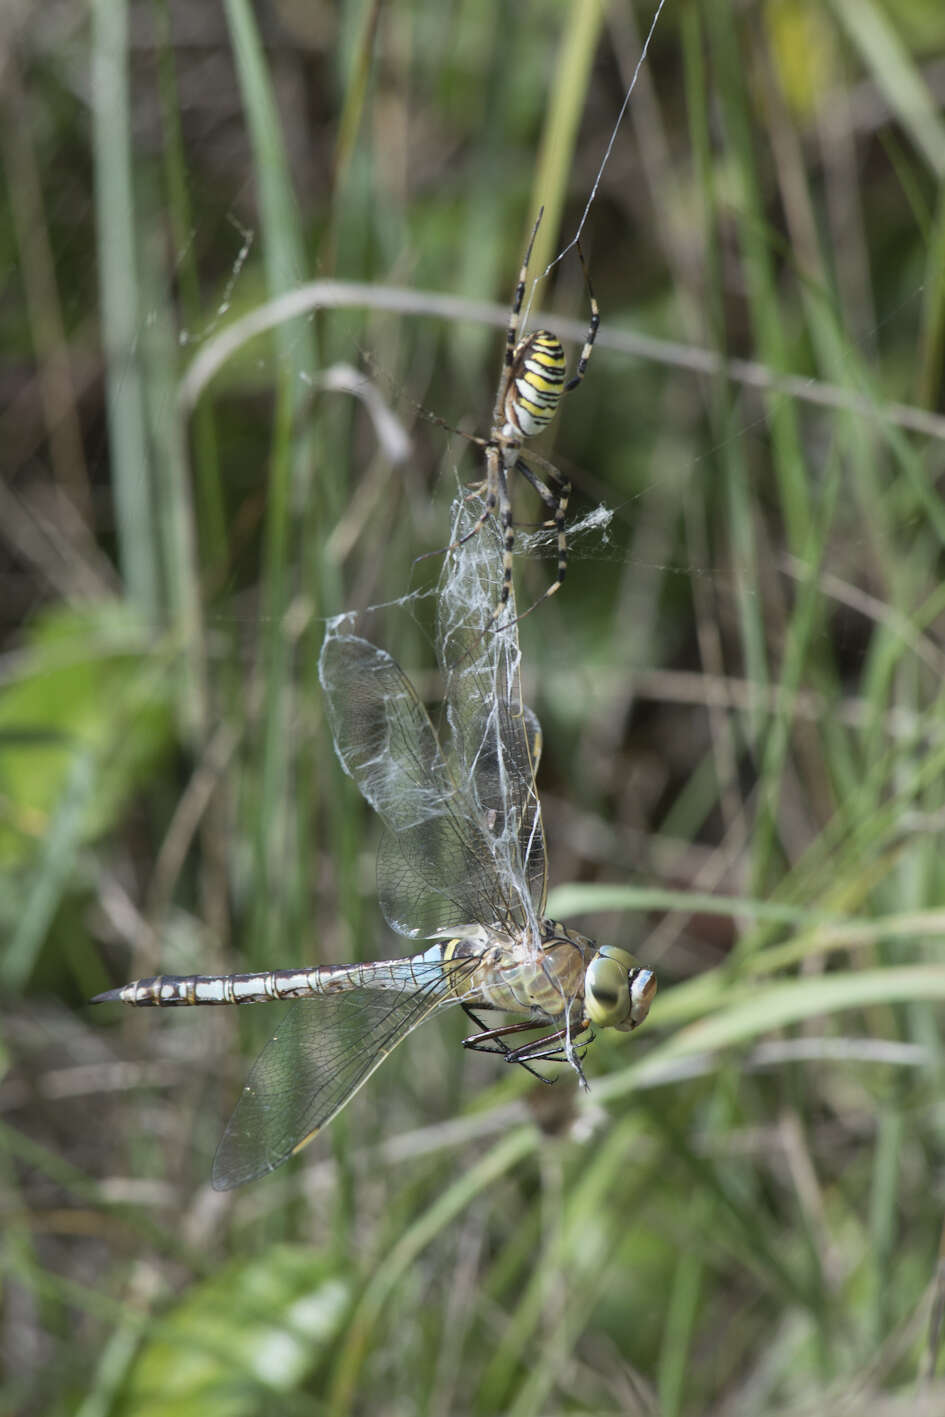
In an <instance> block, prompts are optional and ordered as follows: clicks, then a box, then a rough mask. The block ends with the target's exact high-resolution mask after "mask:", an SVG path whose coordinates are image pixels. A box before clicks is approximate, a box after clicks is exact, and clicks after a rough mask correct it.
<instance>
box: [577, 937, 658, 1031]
mask: <svg viewBox="0 0 945 1417" xmlns="http://www.w3.org/2000/svg"><path fill="white" fill-rule="evenodd" d="M655 993H656V975H655V974H654V973H653V971H652V970H651V969H643V968H642V966H641V965H640V962H639V960H637V959H635V958H634V956H633V955H632V954H629V953H628V952H627V951H626V950H621V949H618V948H617V947H616V946H615V945H604V947H603V948H602V949H601V950H600V951H599V953H598V954H596V955H595V956H594V958H593V959H592V960H591V963H590V964H589V965H588V969H587V977H586V979H585V981H584V1007H585V1010H586V1012H587V1016H588V1018H589V1019H590V1021H591V1023H596V1024H598V1025H599V1026H600V1027H601V1028H621V1029H631V1028H636V1027H637V1025H638V1024H641V1023H642V1022H643V1020H644V1019H645V1018H646V1016H647V1014H648V1013H649V1011H650V1004H651V1003H652V1002H653V996H654V995H655Z"/></svg>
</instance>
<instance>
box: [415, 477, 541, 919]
mask: <svg viewBox="0 0 945 1417" xmlns="http://www.w3.org/2000/svg"><path fill="white" fill-rule="evenodd" d="M477 524H478V518H477V517H476V515H475V513H474V511H473V510H471V508H470V504H469V503H468V502H466V501H465V500H464V501H461V502H460V503H459V504H458V511H457V515H456V519H455V522H454V526H453V546H452V547H451V549H450V551H449V553H448V555H447V559H446V561H445V563H444V566H443V573H442V575H441V577H440V583H439V587H438V593H437V625H436V652H437V660H438V662H439V664H440V667H441V669H442V670H443V672H444V674H445V675H446V714H447V720H448V723H449V728H450V735H449V746H450V752H451V755H452V757H453V759H454V771H455V773H456V775H457V777H458V778H460V780H462V781H464V782H469V783H470V784H472V787H473V790H474V792H475V796H476V802H477V807H478V810H479V812H480V813H481V814H482V815H483V816H485V817H486V819H487V820H489V821H490V822H491V823H492V829H491V839H492V849H493V853H494V856H495V858H496V862H497V869H498V871H499V874H500V875H501V876H502V877H503V878H504V879H512V880H514V881H515V882H516V883H517V887H518V891H519V894H520V895H521V896H522V897H524V900H525V902H526V906H525V911H524V914H525V917H526V918H525V919H522V920H520V921H519V923H521V924H529V925H530V926H532V927H533V929H534V930H537V927H538V922H539V920H540V919H541V917H542V916H543V914H544V905H545V892H546V877H547V862H546V857H545V844H544V836H543V832H542V821H541V804H540V802H539V799H538V792H537V789H536V786H535V773H536V771H537V767H538V756H539V753H540V748H541V731H540V728H539V725H538V720H537V718H536V717H535V715H534V714H533V713H532V712H531V710H530V709H528V708H527V707H525V705H524V701H523V697H522V687H521V649H520V646H519V637H518V625H517V622H516V620H515V598H514V592H510V594H509V601H508V607H507V608H508V616H509V617H510V618H509V619H508V620H507V622H506V623H502V624H498V623H497V622H496V620H495V617H494V611H495V606H496V604H497V601H498V597H499V594H500V591H501V587H502V541H501V536H500V534H499V530H498V527H497V525H496V523H495V521H494V519H490V520H489V521H488V522H487V523H486V524H485V525H483V526H482V527H481V528H480V530H479V531H478V532H476V533H475V534H473V528H474V527H475V526H476V525H477ZM529 907H534V911H532V910H531V909H530V908H529Z"/></svg>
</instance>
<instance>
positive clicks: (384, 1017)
mask: <svg viewBox="0 0 945 1417" xmlns="http://www.w3.org/2000/svg"><path fill="white" fill-rule="evenodd" d="M402 963H403V981H404V982H403V988H402V989H401V990H394V989H392V988H390V987H389V983H388V987H386V988H384V989H372V988H370V987H356V988H348V989H343V990H339V991H338V992H337V993H325V994H321V995H319V996H317V997H316V998H312V999H298V1000H296V1001H295V1002H293V1004H292V1006H291V1007H290V1008H289V1009H287V1011H286V1013H285V1017H284V1018H283V1020H282V1022H281V1023H280V1025H279V1028H278V1030H277V1031H276V1033H275V1034H274V1035H273V1037H272V1038H271V1039H270V1040H269V1042H268V1043H267V1044H266V1046H265V1048H264V1049H263V1050H262V1052H261V1053H260V1055H259V1057H258V1058H257V1060H256V1062H255V1064H254V1066H253V1070H252V1072H251V1073H250V1075H249V1079H248V1081H247V1083H246V1086H245V1087H244V1088H243V1092H242V1095H241V1096H240V1100H239V1102H238V1103H237V1104H236V1108H235V1110H234V1112H233V1115H232V1117H231V1118H230V1120H229V1122H228V1123H227V1128H226V1131H225V1132H224V1134H223V1140H222V1141H221V1142H220V1145H219V1147H218V1148H217V1153H216V1156H215V1157H214V1160H213V1171H212V1176H211V1180H212V1184H213V1187H214V1190H217V1191H227V1190H230V1189H232V1187H234V1186H241V1185H243V1184H244V1182H246V1181H253V1180H255V1179H256V1178H257V1177H259V1176H264V1175H265V1174H266V1173H267V1172H269V1171H273V1170H274V1169H275V1168H276V1167H277V1166H281V1164H282V1163H283V1162H284V1161H287V1160H288V1159H289V1157H290V1156H293V1155H294V1154H295V1153H296V1152H297V1151H300V1150H301V1148H302V1147H303V1146H305V1145H306V1143H307V1142H309V1141H311V1140H312V1139H313V1138H314V1137H315V1136H317V1134H318V1133H319V1132H320V1131H321V1130H322V1128H323V1127H325V1126H326V1125H327V1124H328V1123H329V1122H330V1121H331V1119H332V1118H333V1117H336V1116H337V1115H338V1113H339V1112H340V1111H341V1109H342V1108H343V1107H344V1106H345V1105H346V1104H347V1103H348V1102H349V1101H350V1100H351V1098H352V1097H353V1096H354V1094H355V1093H356V1092H357V1091H358V1090H359V1088H361V1087H362V1086H363V1085H364V1083H365V1082H367V1080H368V1078H369V1077H370V1076H371V1074H372V1073H373V1072H374V1071H375V1070H376V1069H377V1068H379V1067H380V1065H381V1063H383V1061H384V1059H385V1058H387V1057H388V1056H389V1055H390V1054H391V1053H392V1052H393V1050H394V1049H395V1048H396V1047H397V1045H398V1043H401V1042H403V1040H404V1039H405V1038H406V1037H407V1035H408V1033H411V1032H412V1031H413V1030H414V1029H415V1028H416V1027H417V1026H418V1024H421V1023H423V1021H424V1020H425V1019H427V1018H429V1016H430V1014H432V1013H434V1012H435V1010H436V1009H437V1008H439V1007H441V1006H444V1005H446V1004H451V1003H455V1002H457V997H456V991H457V989H460V992H462V987H463V985H464V984H465V986H466V987H467V988H469V987H471V985H470V981H471V980H472V979H473V978H474V976H475V971H476V969H477V968H478V966H479V961H478V960H477V959H466V960H462V961H454V962H452V963H448V964H444V963H443V962H442V961H440V960H427V959H424V958H423V957H422V956H421V957H419V958H415V959H413V960H404V961H403V962H402ZM365 968H366V969H367V970H369V969H370V966H366V967H365Z"/></svg>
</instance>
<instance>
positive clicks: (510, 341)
mask: <svg viewBox="0 0 945 1417" xmlns="http://www.w3.org/2000/svg"><path fill="white" fill-rule="evenodd" d="M544 214H545V209H544V207H539V209H538V216H537V217H536V218H535V225H534V226H533V227H532V234H531V236H530V237H529V239H528V248H527V250H526V252H525V259H524V261H523V262H522V266H521V270H520V271H519V273H518V282H517V283H516V286H515V295H514V297H513V299H512V309H511V311H510V313H509V323H508V325H507V326H506V331H505V359H504V362H503V365H502V378H501V379H500V380H499V391H498V393H497V395H496V401H495V408H494V409H493V413H492V426H493V428H501V427H502V424H503V423H504V422H505V419H504V416H503V410H504V408H505V395H506V391H507V390H508V386H509V375H510V373H511V370H512V362H513V359H514V357H515V346H516V343H517V342H518V323H519V319H520V317H521V314H522V302H523V300H524V299H525V282H526V281H527V280H528V263H529V261H530V260H531V258H532V247H533V246H534V244H535V237H536V236H537V235H538V228H539V227H540V226H541V219H542V217H543V216H544Z"/></svg>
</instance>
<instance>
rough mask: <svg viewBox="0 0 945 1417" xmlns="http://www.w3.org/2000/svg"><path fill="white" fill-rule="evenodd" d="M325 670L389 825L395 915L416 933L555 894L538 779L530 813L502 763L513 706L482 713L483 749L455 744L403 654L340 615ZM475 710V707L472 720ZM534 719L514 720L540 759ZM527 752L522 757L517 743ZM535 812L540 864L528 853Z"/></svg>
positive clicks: (359, 766)
mask: <svg viewBox="0 0 945 1417" xmlns="http://www.w3.org/2000/svg"><path fill="white" fill-rule="evenodd" d="M319 678H320V680H321V684H322V688H323V690H324V692H325V697H326V701H327V704H328V714H329V719H330V722H331V728H332V735H333V738H334V741H335V750H336V752H337V754H338V758H339V760H340V762H341V764H342V767H343V768H344V770H345V771H346V772H347V773H348V774H349V776H351V777H352V778H353V779H354V781H355V782H356V783H357V785H358V787H359V788H360V790H361V792H362V794H363V795H364V797H365V798H366V799H367V801H368V802H370V803H371V805H372V806H373V807H374V809H375V810H376V811H377V813H378V815H379V816H380V817H381V819H382V820H383V822H384V824H385V826H386V827H387V829H388V830H387V833H386V834H385V836H384V838H383V839H382V842H381V845H380V848H379V851H378V865H377V879H378V896H379V899H380V903H381V908H382V910H383V912H384V916H385V918H386V919H387V921H388V923H389V924H390V925H392V926H393V928H394V929H395V930H397V931H398V932H399V933H400V934H402V935H407V936H409V937H412V938H417V937H427V938H428V937H430V936H433V935H441V934H444V933H446V932H449V931H451V930H454V929H456V928H458V927H459V926H462V925H470V924H475V923H481V924H484V925H487V926H489V925H493V924H495V923H496V922H500V921H507V922H509V923H510V924H513V923H514V924H518V925H524V924H525V923H526V922H527V921H528V920H529V919H530V917H531V916H532V915H533V914H534V911H535V907H536V903H537V901H538V900H539V899H541V900H543V896H544V880H545V868H544V846H543V841H542V837H541V826H540V811H539V809H538V807H537V796H535V795H534V784H533V782H532V787H531V792H532V796H533V797H534V804H535V805H534V809H532V810H530V811H529V812H527V813H526V814H524V815H522V814H520V813H521V808H520V801H521V798H522V797H523V796H524V793H523V792H522V790H521V788H520V786H519V785H518V783H517V780H516V781H515V782H514V783H513V786H512V789H510V786H509V783H508V781H507V776H501V777H500V774H499V772H498V771H497V762H499V761H504V758H505V756H506V754H505V750H504V749H503V750H502V752H501V753H500V752H499V751H498V748H497V746H496V744H497V735H498V736H501V734H503V733H508V732H511V731H512V728H511V727H510V726H509V720H508V716H507V715H504V714H501V713H500V714H497V715H495V716H494V718H493V720H492V722H491V723H487V720H486V718H485V716H484V715H481V716H480V717H481V720H482V723H483V725H484V726H483V727H482V734H483V738H482V741H481V743H480V744H479V751H478V753H474V752H473V751H472V750H471V748H470V751H469V752H468V753H467V752H465V751H459V750H458V748H457V745H456V744H454V743H452V742H451V743H450V745H449V748H448V749H447V750H446V751H444V748H443V746H442V745H441V743H440V740H439V738H438V736H437V733H436V730H435V728H434V727H433V724H432V722H431V720H430V717H429V714H428V713H427V711H426V709H425V708H424V706H423V704H422V703H421V702H420V700H419V698H418V697H417V694H416V691H415V690H414V688H413V685H412V684H411V683H410V681H409V679H407V677H406V675H405V674H404V673H403V671H402V670H401V669H400V667H399V665H397V663H396V662H395V661H394V660H393V659H392V658H391V657H390V655H389V654H387V653H386V652H385V651H383V650H380V649H378V648H377V647H376V646H374V645H372V644H370V643H369V642H368V641H367V640H364V639H361V638H360V637H359V636H356V635H350V634H347V633H345V632H344V631H343V630H342V629H341V628H340V627H339V622H334V623H332V624H331V625H329V628H328V631H327V633H326V636H325V641H324V643H323V645H322V651H321V655H320V658H319ZM472 721H473V720H472V716H471V714H470V715H468V716H467V718H466V719H465V720H464V722H466V723H467V724H469V725H471V724H472ZM527 722H532V723H534V724H535V731H536V732H537V720H534V716H531V718H530V720H527V719H526V717H525V714H524V712H523V711H522V710H519V717H518V719H517V720H515V723H514V731H515V732H516V733H517V734H520V735H521V737H522V742H523V744H524V748H523V751H524V755H525V756H524V761H526V762H530V758H529V756H528V753H529V749H528V746H527V730H526V723H527ZM470 731H472V729H470ZM515 761H516V763H518V764H521V762H522V754H521V752H519V751H518V750H517V749H516V752H515ZM518 770H520V769H518ZM529 773H530V769H529ZM514 776H515V775H514V774H513V777H514ZM509 802H511V803H512V815H511V817H510V814H509V810H508V804H509ZM523 821H525V822H527V829H526V830H527V836H528V841H529V848H530V851H531V853H532V857H531V861H530V875H529V874H528V873H527V872H526V871H525V870H524V869H523V867H522V863H521V859H520V858H521V850H520V847H519V834H520V832H521V830H522V823H523ZM510 822H511V823H514V825H512V826H511V828H510ZM510 837H513V838H514V840H513V842H512V846H511V848H510V845H509V841H510ZM531 862H534V863H535V864H531ZM536 938H537V935H536Z"/></svg>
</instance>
